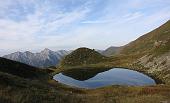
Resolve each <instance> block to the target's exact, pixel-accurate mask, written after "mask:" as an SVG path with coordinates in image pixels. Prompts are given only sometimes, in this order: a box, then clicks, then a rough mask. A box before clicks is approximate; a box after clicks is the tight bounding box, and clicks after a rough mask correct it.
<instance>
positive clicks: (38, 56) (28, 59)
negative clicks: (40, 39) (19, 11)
mask: <svg viewBox="0 0 170 103" xmlns="http://www.w3.org/2000/svg"><path fill="white" fill-rule="evenodd" d="M69 53H70V51H65V50H62V51H56V52H55V51H52V50H50V49H48V48H45V49H44V50H42V51H41V52H39V53H32V52H30V51H26V52H15V53H12V54H9V55H5V56H3V57H4V58H7V59H11V60H15V61H19V62H22V63H25V64H29V65H32V66H35V67H48V66H55V65H57V64H58V63H59V61H60V60H61V59H62V58H63V57H64V56H65V55H67V54H69Z"/></svg>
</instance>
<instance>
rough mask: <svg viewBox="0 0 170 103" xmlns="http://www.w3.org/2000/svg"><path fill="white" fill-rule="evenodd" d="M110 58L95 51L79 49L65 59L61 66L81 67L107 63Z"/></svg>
mask: <svg viewBox="0 0 170 103" xmlns="http://www.w3.org/2000/svg"><path fill="white" fill-rule="evenodd" d="M107 59H108V58H107V57H105V56H103V55H101V54H100V53H98V52H97V51H95V50H94V49H93V50H92V49H88V48H78V49H76V50H75V51H73V52H72V53H70V54H68V55H67V56H65V57H64V58H63V60H62V61H61V63H60V66H80V65H87V64H95V63H99V62H103V61H106V60H107Z"/></svg>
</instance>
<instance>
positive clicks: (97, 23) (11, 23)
mask: <svg viewBox="0 0 170 103" xmlns="http://www.w3.org/2000/svg"><path fill="white" fill-rule="evenodd" d="M7 1H8V2H7V3H6V2H4V1H2V0H0V28H1V29H0V47H1V49H3V50H6V51H7V50H8V51H10V50H11V51H18V50H39V49H43V48H46V47H47V48H51V49H53V50H57V49H73V48H78V47H80V46H87V47H90V48H97V49H104V48H106V47H108V46H111V45H115V46H120V45H124V44H126V43H128V42H130V41H131V40H134V39H136V38H137V37H139V36H141V35H142V34H143V33H146V32H148V31H150V30H152V29H154V28H155V27H157V26H159V25H161V24H162V23H164V22H165V21H166V20H168V19H170V8H169V7H168V6H165V7H162V5H165V4H166V3H167V4H168V3H169V2H168V1H166V3H163V2H162V1H160V0H156V1H155V2H153V1H148V0H145V2H144V1H141V0H135V1H136V2H132V1H129V0H128V1H126V2H124V3H122V2H119V3H117V4H116V5H114V3H115V2H113V1H112V0H108V1H110V2H108V4H107V5H106V7H104V8H100V7H95V8H96V9H95V11H93V10H92V9H93V8H94V7H93V3H96V2H97V1H95V2H94V1H93V2H92V1H91V0H86V1H87V2H84V4H81V5H80V6H75V5H74V6H75V7H74V9H72V10H66V11H65V10H63V8H60V4H59V2H57V4H56V5H55V6H56V7H54V5H53V6H51V4H50V1H47V2H45V3H40V2H38V1H35V0H31V2H29V1H28V0H17V1H18V2H19V3H20V4H21V5H27V4H29V3H31V4H33V5H32V6H33V8H34V11H33V12H31V13H28V14H26V15H24V17H23V18H24V19H23V20H21V21H17V20H13V19H10V18H1V15H2V16H6V15H8V14H5V13H6V12H2V11H6V10H8V9H10V8H8V7H11V6H10V5H12V4H11V1H12V0H7ZM54 1H55V0H54ZM59 1H62V0H59ZM74 1H75V0H72V2H74ZM1 2H2V3H1ZM63 2H64V1H63ZM150 3H153V4H154V5H153V6H150ZM161 3H162V4H161ZM4 5H5V6H4ZM70 5H71V4H70ZM160 5H161V6H160ZM23 7H26V6H23ZM156 7H159V8H156ZM64 9H67V7H65V8H64ZM143 9H147V10H143ZM27 10H28V8H25V12H27ZM91 11H93V12H91ZM17 12H19V11H17ZM13 13H14V14H15V12H13ZM100 13H101V14H100ZM96 14H100V16H98V15H96ZM18 16H20V15H18ZM21 16H22V15H21ZM61 29H62V30H61Z"/></svg>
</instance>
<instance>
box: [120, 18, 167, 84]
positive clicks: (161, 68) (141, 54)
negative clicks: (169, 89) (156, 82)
mask: <svg viewBox="0 0 170 103" xmlns="http://www.w3.org/2000/svg"><path fill="white" fill-rule="evenodd" d="M120 53H121V55H124V56H125V58H127V59H126V66H130V67H131V68H133V69H136V70H140V71H144V72H146V73H150V74H152V75H154V76H155V77H157V78H159V79H160V80H162V81H164V82H165V83H166V84H170V75H169V74H170V21H168V22H166V23H165V24H163V25H162V26H160V27H159V28H157V29H155V30H153V31H151V32H149V33H147V34H145V35H143V36H141V37H140V38H138V39H137V40H135V41H133V42H131V43H129V44H127V45H125V46H124V47H123V49H122V50H121V51H120ZM118 57H119V56H118ZM127 64H128V65H127Z"/></svg>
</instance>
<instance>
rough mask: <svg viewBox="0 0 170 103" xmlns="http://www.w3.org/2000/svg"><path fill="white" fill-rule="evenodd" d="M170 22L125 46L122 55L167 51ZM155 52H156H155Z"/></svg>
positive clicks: (169, 40)
mask: <svg viewBox="0 0 170 103" xmlns="http://www.w3.org/2000/svg"><path fill="white" fill-rule="evenodd" d="M169 42H170V20H169V21H168V22H166V23H165V24H163V25H162V26H160V27H158V28H157V29H155V30H153V31H151V32H149V33H147V34H145V35H143V36H141V37H140V38H138V39H137V40H135V41H132V42H131V43H129V44H127V45H125V46H124V47H123V50H121V53H122V54H134V53H135V54H141V53H149V52H150V53H153V52H158V51H159V52H167V51H169V49H170V48H169V44H170V43H169ZM155 50H157V51H155Z"/></svg>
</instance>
